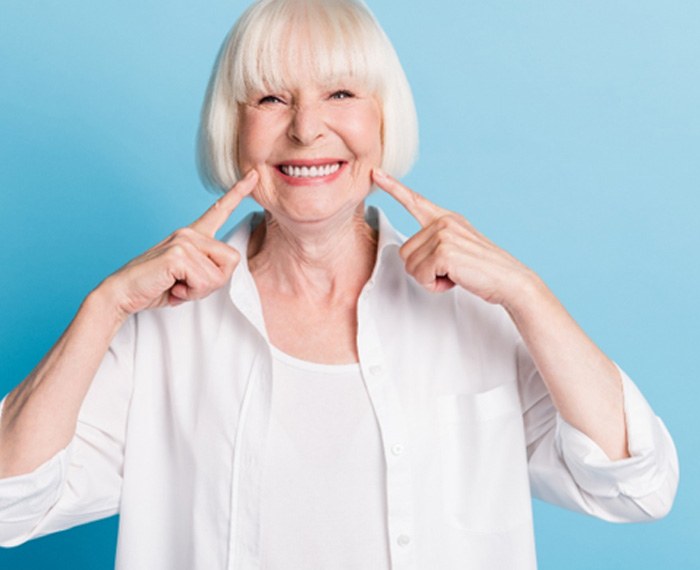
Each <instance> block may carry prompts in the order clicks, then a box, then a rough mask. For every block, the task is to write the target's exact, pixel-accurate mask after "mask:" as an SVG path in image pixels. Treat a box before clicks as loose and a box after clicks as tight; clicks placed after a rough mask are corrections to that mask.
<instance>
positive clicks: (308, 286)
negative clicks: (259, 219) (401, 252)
mask: <svg viewBox="0 0 700 570" xmlns="http://www.w3.org/2000/svg"><path fill="white" fill-rule="evenodd" d="M376 253H377V235H376V232H375V231H374V230H373V229H372V228H371V227H370V226H369V224H367V222H366V221H365V219H364V203H361V204H359V205H358V207H357V208H356V209H355V210H354V211H353V212H352V214H351V215H346V216H345V217H343V218H341V219H336V218H334V219H332V220H329V221H324V222H315V223H313V224H293V223H289V222H286V221H282V220H278V219H276V218H274V217H273V216H272V215H271V214H270V213H269V212H266V213H265V221H264V223H261V224H260V225H259V226H258V227H257V228H256V229H255V231H254V232H253V235H252V236H251V239H250V244H249V248H248V258H249V259H248V264H249V267H250V270H251V273H252V274H253V276H254V277H255V279H256V281H259V282H260V281H264V282H265V285H266V286H267V287H274V288H275V290H276V291H278V292H280V293H282V294H288V295H294V296H296V297H304V298H314V299H318V298H330V299H332V298H334V297H337V296H340V295H342V296H345V295H346V294H347V293H348V291H349V290H351V291H353V292H354V293H357V294H359V291H360V290H361V289H362V287H363V286H364V284H365V283H366V282H367V280H368V279H369V277H370V275H371V273H372V269H373V267H374V262H375V258H376Z"/></svg>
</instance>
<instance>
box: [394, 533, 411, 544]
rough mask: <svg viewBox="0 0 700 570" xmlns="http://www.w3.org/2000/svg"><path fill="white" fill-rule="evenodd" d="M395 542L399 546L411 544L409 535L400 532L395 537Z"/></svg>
mask: <svg viewBox="0 0 700 570" xmlns="http://www.w3.org/2000/svg"><path fill="white" fill-rule="evenodd" d="M396 542H398V544H399V546H408V545H409V544H411V537H410V536H408V535H407V534H401V535H399V537H398V538H397V539H396Z"/></svg>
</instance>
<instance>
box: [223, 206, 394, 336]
mask: <svg viewBox="0 0 700 570" xmlns="http://www.w3.org/2000/svg"><path fill="white" fill-rule="evenodd" d="M263 218H264V214H263V213H262V212H252V213H250V214H248V215H247V216H246V217H245V218H243V220H241V222H240V223H239V224H238V225H237V226H236V227H234V228H233V229H232V230H231V231H230V232H229V233H228V234H227V235H226V236H224V238H223V239H222V241H223V242H224V243H227V244H228V245H230V246H231V247H233V248H235V249H236V250H237V251H238V252H240V254H241V261H240V262H239V264H238V266H237V267H236V269H235V270H234V272H233V275H232V276H231V283H230V287H229V295H230V297H231V301H233V304H234V305H235V306H236V307H237V308H238V309H239V310H240V311H241V312H242V313H243V314H244V315H245V316H246V317H247V318H248V320H250V322H251V323H252V324H253V325H254V326H255V328H256V329H258V331H259V332H260V334H261V335H262V336H263V337H264V338H265V340H268V337H267V331H266V329H265V323H264V320H263V315H262V303H261V302H260V297H259V295H258V290H257V287H256V286H255V281H254V279H253V276H252V274H251V273H250V268H249V267H248V258H247V256H246V252H247V251H248V243H249V241H250V236H251V234H252V233H253V230H254V229H255V227H257V225H258V224H259V223H260V222H262V220H263ZM365 220H366V221H367V223H368V224H369V225H370V226H371V227H372V228H373V229H375V230H377V231H378V232H379V240H378V242H377V261H376V263H375V265H374V269H373V271H372V275H371V276H370V279H369V281H368V282H367V285H366V287H367V288H371V287H373V286H374V283H375V281H376V276H377V274H378V273H379V272H380V271H381V270H382V269H383V267H384V265H385V264H386V261H385V260H384V258H385V256H386V254H387V253H388V252H389V251H390V250H392V249H398V248H399V247H400V246H401V244H402V243H403V242H404V241H406V238H405V236H403V235H402V234H401V233H400V232H398V231H397V230H396V229H395V228H394V227H393V226H392V225H391V223H390V222H389V219H388V218H387V217H386V215H385V214H384V212H382V210H381V209H380V208H377V207H376V206H369V207H368V208H367V209H366V210H365Z"/></svg>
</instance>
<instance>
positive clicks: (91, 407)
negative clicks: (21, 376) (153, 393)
mask: <svg viewBox="0 0 700 570" xmlns="http://www.w3.org/2000/svg"><path fill="white" fill-rule="evenodd" d="M134 338H135V324H134V317H132V318H131V319H129V320H127V322H126V323H125V324H124V325H123V326H122V327H121V329H120V330H119V332H118V333H117V335H116V336H115V338H114V340H113V342H112V344H111V345H110V348H109V350H108V351H107V353H106V354H105V356H104V358H103V360H102V363H101V364H100V367H99V369H98V372H97V374H96V375H95V378H94V379H93V382H92V384H91V385H90V389H89V390H88V393H87V395H86V396H85V400H84V401H83V404H82V406H81V409H80V413H79V416H78V423H77V427H76V433H75V436H74V437H73V439H72V440H71V442H70V443H69V445H68V446H67V447H66V448H65V449H63V450H61V451H59V452H58V453H57V454H56V455H54V456H53V457H52V458H50V459H49V460H48V461H46V462H45V463H44V464H42V465H40V466H39V467H37V468H36V469H35V470H34V471H32V472H30V473H27V474H23V475H18V476H15V477H7V478H4V479H0V546H16V545H18V544H22V543H23V542H26V541H27V540H30V539H32V538H36V537H39V536H43V535H45V534H49V533H52V532H57V531H59V530H64V529H66V528H69V527H72V526H75V525H78V524H83V523H87V522H90V521H94V520H97V519H101V518H105V517H108V516H111V515H113V514H116V513H117V512H118V510H119V500H120V496H121V483H122V466H123V458H124V440H125V432H126V422H127V415H128V408H129V402H130V398H131V389H132V384H133V353H134ZM4 402H5V401H4V400H3V402H2V404H0V414H1V413H2V407H3V406H4Z"/></svg>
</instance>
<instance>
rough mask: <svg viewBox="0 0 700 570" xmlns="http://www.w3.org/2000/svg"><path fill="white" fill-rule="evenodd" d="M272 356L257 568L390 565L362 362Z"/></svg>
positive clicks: (359, 569)
mask: <svg viewBox="0 0 700 570" xmlns="http://www.w3.org/2000/svg"><path fill="white" fill-rule="evenodd" d="M273 357H274V364H273V366H274V368H273V391H272V415H271V421H270V432H269V439H268V443H267V452H266V464H265V477H264V479H263V483H262V485H263V493H262V517H261V519H262V520H261V525H262V526H261V541H262V568H264V569H265V570H346V569H348V570H367V569H369V568H371V569H372V570H382V569H388V568H389V550H388V539H387V532H386V522H385V521H386V507H385V504H386V499H385V493H384V489H385V483H384V469H383V462H384V459H383V455H382V448H381V442H380V436H379V428H378V425H377V422H376V419H375V416H374V412H373V410H372V407H371V404H370V400H369V397H368V395H367V392H366V389H365V385H364V382H363V380H362V376H361V375H360V366H359V364H342V365H327V364H316V363H312V362H306V361H303V360H299V359H297V358H294V357H292V356H289V355H287V354H284V353H282V352H281V351H279V350H277V349H274V348H273Z"/></svg>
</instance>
